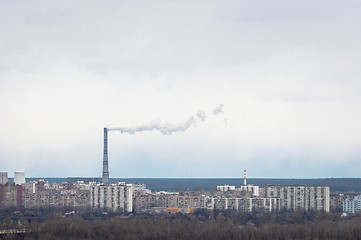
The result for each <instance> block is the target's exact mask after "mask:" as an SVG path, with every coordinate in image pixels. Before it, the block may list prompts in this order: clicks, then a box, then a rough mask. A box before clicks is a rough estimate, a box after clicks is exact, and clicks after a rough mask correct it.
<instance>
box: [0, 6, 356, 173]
mask: <svg viewBox="0 0 361 240" xmlns="http://www.w3.org/2000/svg"><path fill="white" fill-rule="evenodd" d="M360 26H361V2H360V1H359V0H355V1H352V0H344V1H332V0H309V1H308V0H302V1H286V0H284V1H280V0H279V1H278V0H276V1H269V0H260V1H257V0H255V1H254V0H252V1H243V0H235V1H227V0H226V1H210V0H207V1H187V0H183V1H115V0H109V1H89V0H84V1H66V0H65V1H64V0H61V1H45V0H44V1H0V35H1V37H0V83H1V85H0V171H7V172H9V176H10V177H11V176H13V172H14V171H16V170H25V171H26V176H27V177H31V176H34V177H67V176H91V177H97V176H100V175H101V171H102V169H101V168H102V151H103V128H104V127H107V126H110V125H111V126H124V125H125V126H128V127H133V126H138V127H139V126H141V125H142V124H147V123H150V122H152V123H159V124H163V125H162V126H173V127H174V126H184V125H183V124H184V123H186V121H187V120H189V119H192V118H190V116H193V117H194V119H195V120H194V121H193V122H192V124H191V125H190V126H189V128H187V129H186V130H185V129H183V130H185V131H183V132H182V131H180V132H175V133H173V134H166V135H164V134H162V133H161V132H159V131H143V132H138V133H136V134H128V133H121V132H119V131H111V132H109V167H110V171H111V172H110V177H242V175H243V169H244V168H246V169H247V171H248V176H249V177H255V178H263V177H267V178H291V177H295V178H311V177H315V178H318V177H360V171H359V170H360V169H361V126H360V124H361V79H360V76H361V28H360ZM220 104H224V106H223V108H222V110H223V112H221V113H219V114H217V115H214V114H213V110H214V109H215V108H216V107H219V106H220ZM199 110H202V111H204V113H205V114H206V115H205V116H206V118H205V121H201V119H200V118H198V117H197V112H198V111H199ZM172 124H176V125H172ZM177 124H178V125H177Z"/></svg>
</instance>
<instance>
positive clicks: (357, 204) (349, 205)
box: [342, 195, 361, 213]
mask: <svg viewBox="0 0 361 240" xmlns="http://www.w3.org/2000/svg"><path fill="white" fill-rule="evenodd" d="M342 209H343V212H344V213H357V212H360V211H361V195H358V196H355V197H354V198H353V199H346V200H345V201H343V207H342Z"/></svg>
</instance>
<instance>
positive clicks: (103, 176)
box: [102, 128, 109, 183]
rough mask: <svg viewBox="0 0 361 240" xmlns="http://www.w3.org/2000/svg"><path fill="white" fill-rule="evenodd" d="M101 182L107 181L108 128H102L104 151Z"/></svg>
mask: <svg viewBox="0 0 361 240" xmlns="http://www.w3.org/2000/svg"><path fill="white" fill-rule="evenodd" d="M102 182H103V183H108V182H109V166H108V129H107V128H104V152H103V174H102Z"/></svg>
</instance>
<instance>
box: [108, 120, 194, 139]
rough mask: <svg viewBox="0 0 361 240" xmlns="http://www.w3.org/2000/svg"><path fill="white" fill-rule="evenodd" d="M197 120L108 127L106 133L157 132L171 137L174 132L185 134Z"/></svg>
mask: <svg viewBox="0 0 361 240" xmlns="http://www.w3.org/2000/svg"><path fill="white" fill-rule="evenodd" d="M196 123H197V120H196V119H195V118H194V117H193V116H189V118H188V119H187V120H186V121H185V122H183V123H163V122H161V121H160V120H157V121H152V122H150V123H148V124H142V125H136V126H119V127H112V126H109V127H108V128H107V129H108V131H119V132H121V133H129V134H135V133H137V132H145V131H159V132H160V133H162V134H164V135H171V134H172V133H175V132H185V131H186V130H187V129H188V128H189V127H191V126H192V125H194V124H196Z"/></svg>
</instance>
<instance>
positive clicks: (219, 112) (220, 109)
mask: <svg viewBox="0 0 361 240" xmlns="http://www.w3.org/2000/svg"><path fill="white" fill-rule="evenodd" d="M223 107H224V104H223V103H221V104H219V105H218V107H216V108H215V109H213V114H214V115H218V114H224V111H223Z"/></svg>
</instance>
